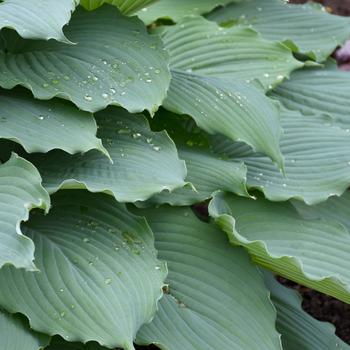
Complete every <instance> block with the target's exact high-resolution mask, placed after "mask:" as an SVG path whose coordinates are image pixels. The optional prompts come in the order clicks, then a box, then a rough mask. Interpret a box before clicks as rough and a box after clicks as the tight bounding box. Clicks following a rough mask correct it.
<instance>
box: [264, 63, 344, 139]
mask: <svg viewBox="0 0 350 350" xmlns="http://www.w3.org/2000/svg"><path fill="white" fill-rule="evenodd" d="M349 94H350V73H349V72H345V71H340V70H338V69H337V67H336V65H335V64H334V63H333V62H331V61H329V62H327V65H326V67H325V68H323V67H322V68H320V67H317V68H307V69H302V70H299V71H296V72H293V74H292V75H291V78H290V79H289V80H286V81H284V82H283V83H282V84H281V85H279V86H278V87H277V88H276V89H275V90H273V91H271V92H270V95H271V97H273V98H277V99H278V100H279V101H281V102H282V103H283V105H284V106H286V107H287V108H289V109H293V110H299V111H301V112H302V113H303V114H306V115H309V114H328V115H330V116H331V117H333V118H334V119H335V120H336V121H337V124H339V125H340V126H342V127H343V128H344V129H347V130H348V132H350V115H349V110H350V100H349Z"/></svg>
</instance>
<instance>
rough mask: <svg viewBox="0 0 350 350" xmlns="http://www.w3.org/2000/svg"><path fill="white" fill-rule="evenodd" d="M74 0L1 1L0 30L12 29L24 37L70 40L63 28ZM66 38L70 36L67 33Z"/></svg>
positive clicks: (74, 4) (71, 10) (73, 6)
mask: <svg viewBox="0 0 350 350" xmlns="http://www.w3.org/2000/svg"><path fill="white" fill-rule="evenodd" d="M76 2H77V0H59V1H57V0H25V1H23V0H4V1H2V2H1V4H0V29H2V28H5V27H6V28H12V29H14V30H16V31H17V33H18V34H19V35H20V36H21V37H22V38H25V39H40V40H49V39H56V40H58V41H62V42H64V43H70V41H69V39H67V38H66V36H65V35H64V34H63V31H62V27H63V26H64V25H66V24H68V22H69V20H70V17H71V14H72V12H73V11H74V10H75V6H76V5H77V4H76ZM68 37H69V36H68Z"/></svg>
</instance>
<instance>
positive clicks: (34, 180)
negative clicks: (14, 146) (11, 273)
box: [0, 154, 50, 270]
mask: <svg viewBox="0 0 350 350" xmlns="http://www.w3.org/2000/svg"><path fill="white" fill-rule="evenodd" d="M49 207H50V197H49V194H48V193H47V192H46V191H45V190H44V188H43V187H42V186H41V177H40V174H39V173H38V171H37V170H36V168H35V167H34V166H33V165H32V164H31V163H29V162H28V161H26V160H24V159H23V158H20V157H18V156H17V155H16V154H13V155H12V157H11V158H10V160H8V161H7V162H6V163H4V164H1V165H0V267H3V266H4V265H9V264H11V265H14V266H15V267H16V268H25V269H27V270H35V269H36V267H35V265H34V263H33V260H34V244H33V242H32V241H31V239H30V238H28V237H26V236H24V235H23V234H22V232H21V229H20V224H21V222H22V221H26V220H28V216H29V211H30V210H31V209H32V208H42V209H45V210H46V211H48V210H49Z"/></svg>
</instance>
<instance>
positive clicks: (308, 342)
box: [264, 273, 350, 350]
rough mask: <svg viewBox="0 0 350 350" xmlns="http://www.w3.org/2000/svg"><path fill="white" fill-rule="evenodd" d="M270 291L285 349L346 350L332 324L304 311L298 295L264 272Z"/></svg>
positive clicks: (347, 349)
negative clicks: (318, 319)
mask: <svg viewBox="0 0 350 350" xmlns="http://www.w3.org/2000/svg"><path fill="white" fill-rule="evenodd" d="M264 275H265V283H266V285H267V287H268V288H269V290H270V291H271V300H272V302H273V304H274V305H275V307H276V309H277V322H276V328H277V330H278V332H279V333H281V335H282V344H283V349H284V350H300V349H303V350H315V349H317V350H330V349H335V350H336V349H339V350H349V349H350V347H349V345H347V344H345V343H344V342H343V341H342V340H340V339H339V338H338V337H337V336H336V335H335V334H334V331H335V329H334V326H333V325H331V324H330V323H325V322H320V321H317V320H316V319H314V318H312V317H311V316H310V315H309V314H308V313H306V312H305V311H304V310H303V309H302V306H301V302H302V298H301V297H300V295H299V294H298V293H297V292H295V291H293V290H291V289H289V288H286V287H284V286H282V285H281V284H279V283H278V282H277V281H276V280H275V278H274V277H273V275H272V274H268V273H266V274H264Z"/></svg>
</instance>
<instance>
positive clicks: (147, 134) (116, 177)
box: [31, 108, 186, 202]
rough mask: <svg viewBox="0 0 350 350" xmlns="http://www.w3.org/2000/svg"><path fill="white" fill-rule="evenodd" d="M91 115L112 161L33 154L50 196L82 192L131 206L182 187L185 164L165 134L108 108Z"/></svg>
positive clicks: (95, 155) (98, 155)
mask: <svg viewBox="0 0 350 350" xmlns="http://www.w3.org/2000/svg"><path fill="white" fill-rule="evenodd" d="M95 117H96V120H97V123H98V125H99V130H98V136H99V137H101V138H102V140H103V142H104V144H105V145H106V149H107V151H108V153H109V155H110V156H111V159H112V160H113V163H111V162H110V160H109V159H108V158H107V157H105V156H104V155H103V154H101V153H100V152H97V151H90V152H88V153H87V154H84V155H74V156H71V155H68V154H66V153H63V152H60V151H56V152H55V151H54V152H50V153H48V154H47V155H36V156H34V157H32V158H31V159H32V161H33V162H34V164H35V165H36V166H37V167H38V168H39V171H40V173H41V174H42V176H43V183H44V187H45V188H46V189H47V190H48V191H49V192H50V193H53V192H56V191H57V190H58V189H59V188H87V189H88V190H89V191H91V192H106V193H109V194H111V195H113V196H114V197H115V198H116V199H117V200H118V201H119V202H135V201H139V200H146V199H148V198H149V197H151V196H152V195H154V194H156V193H159V192H161V191H162V190H165V189H166V190H169V191H172V190H174V189H175V188H178V187H182V186H184V185H185V182H184V178H185V176H186V168H185V163H184V162H183V161H182V160H179V159H178V155H177V151H176V147H175V145H174V143H173V142H172V140H171V139H170V138H169V136H168V135H167V134H166V133H165V132H157V133H156V132H152V131H151V130H150V129H149V125H148V122H147V120H146V118H145V117H144V116H142V115H131V114H129V113H127V112H126V111H124V110H122V109H116V108H114V109H112V108H110V109H107V110H105V111H102V112H100V113H98V114H96V115H95Z"/></svg>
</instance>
